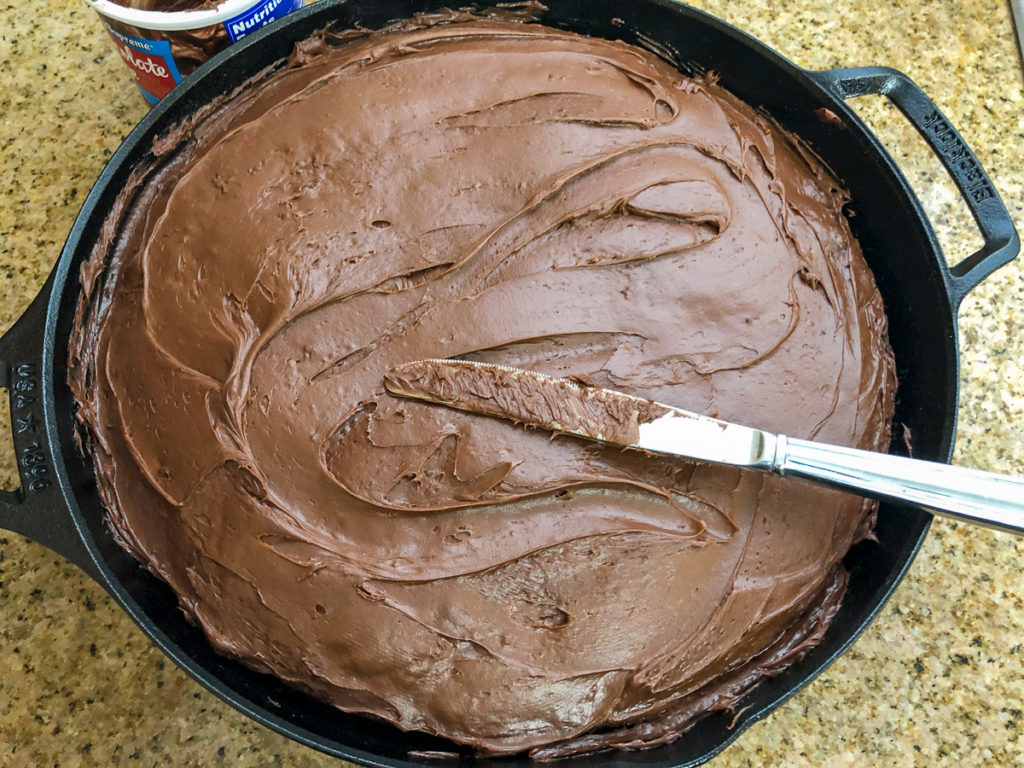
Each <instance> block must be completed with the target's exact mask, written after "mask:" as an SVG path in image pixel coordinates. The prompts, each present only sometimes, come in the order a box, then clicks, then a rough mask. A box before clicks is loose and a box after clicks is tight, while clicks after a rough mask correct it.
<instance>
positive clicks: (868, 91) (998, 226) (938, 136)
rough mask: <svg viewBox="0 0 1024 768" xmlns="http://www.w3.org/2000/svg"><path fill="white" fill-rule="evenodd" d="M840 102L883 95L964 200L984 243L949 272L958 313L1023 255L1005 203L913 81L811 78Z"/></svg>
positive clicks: (878, 76)
mask: <svg viewBox="0 0 1024 768" xmlns="http://www.w3.org/2000/svg"><path fill="white" fill-rule="evenodd" d="M809 74H810V75H811V77H812V78H814V80H815V81H817V83H818V84H819V85H821V86H822V87H824V88H826V89H827V90H829V91H831V92H832V93H833V94H835V95H836V96H837V97H839V98H840V99H843V100H845V99H850V98H853V97H855V96H868V95H875V94H879V95H882V96H886V97H887V98H888V99H889V100H890V101H891V102H892V103H893V104H895V105H896V107H897V108H898V109H899V110H900V112H902V113H903V114H904V116H905V117H906V118H907V119H908V120H909V121H910V123H911V124H912V125H913V126H914V127H915V128H916V129H917V131H918V133H920V134H921V136H922V137H923V138H924V140H925V141H926V142H927V143H928V146H929V147H931V149H932V151H933V152H934V153H935V154H936V155H937V156H938V158H939V160H940V161H942V164H943V166H945V168H946V170H947V171H949V175H950V176H951V177H952V179H953V183H954V184H956V186H957V189H959V190H960V194H961V195H962V196H963V198H964V202H965V203H966V204H967V208H968V210H970V212H971V215H972V216H973V217H974V221H975V223H976V224H977V225H978V229H979V230H980V231H981V236H982V238H983V240H984V244H983V245H982V247H981V248H980V249H979V250H978V251H977V252H975V253H972V254H971V255H970V256H968V257H967V258H965V259H964V260H963V261H961V262H960V263H959V264H956V265H954V266H952V267H948V268H946V270H945V272H944V275H945V279H946V288H947V290H948V292H949V296H950V299H951V300H952V302H953V306H954V307H957V306H959V305H960V302H961V301H963V298H964V296H966V295H967V294H968V293H969V292H970V291H971V290H973V289H974V288H975V287H976V286H977V285H978V284H979V283H980V282H981V281H982V280H984V279H985V278H986V277H988V276H989V275H990V274H992V272H994V271H995V270H996V269H998V268H999V267H1001V266H1003V265H1005V264H1007V263H1009V262H1010V261H1012V260H1013V259H1014V257H1015V256H1017V253H1018V252H1019V251H1020V239H1019V238H1018V236H1017V230H1016V229H1015V228H1014V226H1013V220H1012V219H1011V218H1010V214H1009V213H1008V212H1007V210H1006V206H1005V205H1004V204H1003V201H1002V199H1001V198H1000V197H999V194H998V193H997V192H996V189H995V187H994V186H993V185H992V182H991V181H990V180H989V178H988V175H987V174H986V173H985V170H984V169H983V168H982V167H981V164H980V163H979V162H978V158H976V157H975V156H974V152H972V151H971V149H970V147H968V146H967V144H966V143H965V142H964V140H963V139H962V138H961V137H960V134H959V133H957V130H956V129H955V128H954V127H953V126H952V125H951V124H950V122H949V120H947V119H946V116H945V115H943V114H942V112H941V111H939V108H938V107H936V106H935V103H934V102H933V101H932V100H931V99H930V98H928V95H927V94H926V93H925V92H924V91H922V90H921V88H920V87H919V86H918V85H917V84H916V83H915V82H914V81H913V80H911V79H910V78H909V77H907V76H906V75H905V74H903V73H902V72H900V71H898V70H895V69H890V68H889V67H854V68H851V69H833V70H827V71H824V72H811V73H809Z"/></svg>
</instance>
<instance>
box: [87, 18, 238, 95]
mask: <svg viewBox="0 0 1024 768" xmlns="http://www.w3.org/2000/svg"><path fill="white" fill-rule="evenodd" d="M115 2H117V4H118V5H123V6H125V7H126V8H135V9H136V10H140V11H164V12H169V11H199V10H212V9H213V8H216V7H217V5H218V3H216V2H214V1H213V0H115ZM103 21H104V23H105V24H107V25H108V26H110V27H112V28H114V29H116V30H117V31H118V32H120V33H122V34H125V35H130V36H132V37H137V38H140V39H142V40H166V41H167V43H168V44H169V45H170V46H171V56H173V57H174V65H175V66H176V67H177V68H178V73H179V74H180V75H181V76H182V77H184V76H185V75H189V74H191V73H192V72H195V71H196V70H197V69H198V68H199V67H200V66H201V65H202V64H205V63H206V62H207V61H209V60H210V59H211V58H213V56H214V54H216V53H219V52H220V51H222V50H224V49H225V48H227V47H228V45H230V44H231V40H230V38H228V33H227V30H226V29H225V28H224V25H223V24H221V23H217V24H210V25H208V26H205V27H196V28H194V29H177V30H163V29H149V28H143V27H137V26H134V25H132V24H126V23H125V22H123V21H118V20H116V19H112V18H110V17H107V16H105V17H104V18H103Z"/></svg>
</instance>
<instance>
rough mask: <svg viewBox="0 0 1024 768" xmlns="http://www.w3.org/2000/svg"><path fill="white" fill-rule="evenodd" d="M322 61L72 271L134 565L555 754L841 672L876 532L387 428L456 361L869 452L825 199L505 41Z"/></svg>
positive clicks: (844, 282)
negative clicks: (843, 638) (428, 361)
mask: <svg viewBox="0 0 1024 768" xmlns="http://www.w3.org/2000/svg"><path fill="white" fill-rule="evenodd" d="M445 20H446V21H447V22H448V23H436V22H437V19H433V20H432V22H431V23H427V22H425V21H423V20H420V21H416V22H408V23H405V24H403V25H401V26H399V27H396V28H394V29H392V30H389V31H384V32H378V33H365V34H360V35H349V36H344V35H342V36H332V35H330V34H323V35H320V36H317V37H314V38H312V39H309V40H306V41H304V42H302V43H300V44H299V45H298V46H297V48H296V51H295V53H294V55H293V56H292V58H291V60H290V61H289V62H288V63H287V65H286V66H283V67H279V68H277V69H276V70H275V71H273V72H268V73H264V75H263V76H260V77H258V78H256V79H255V80H254V81H253V82H251V83H249V84H247V85H246V87H245V88H243V89H240V90H239V91H238V92H237V93H236V94H235V95H233V96H231V97H230V98H227V99H224V100H221V101H219V102H217V103H215V104H214V105H211V106H210V107H208V108H206V109H205V110H204V111H203V112H202V114H200V115H198V116H196V117H195V118H194V119H192V120H190V121H189V122H188V123H187V124H185V125H183V126H180V127H179V128H178V129H176V130H175V131H172V132H171V134H169V135H168V136H166V137H163V138H161V140H159V141H158V142H157V143H156V145H155V148H154V153H155V155H156V158H157V159H156V161H155V162H154V164H153V167H152V168H149V169H145V170H144V171H140V172H139V173H137V174H136V175H135V176H134V177H133V178H132V181H131V182H130V183H129V184H128V185H127V187H126V189H125V190H124V192H123V194H122V196H121V199H120V200H119V201H118V204H117V206H115V212H114V213H113V214H112V216H111V219H110V221H108V224H107V226H106V228H105V229H104V232H103V235H102V237H101V238H100V241H99V242H98V243H97V245H96V249H95V252H94V254H93V257H92V259H91V260H90V261H89V262H88V263H86V264H85V265H84V267H83V272H82V278H83V285H84V289H85V290H84V291H83V300H82V302H81V305H80V307H79V321H78V330H79V331H80V333H79V334H78V340H77V341H76V343H75V345H74V347H73V350H72V353H71V361H70V362H71V364H72V375H71V382H70V383H71V386H72V387H73V389H74V392H75V395H76V398H77V400H78V403H79V406H80V407H79V411H78V416H79V419H80V421H81V423H82V425H83V426H84V432H85V441H84V443H85V446H86V449H87V451H88V453H89V454H90V455H91V457H92V459H93V462H94V465H95V469H96V475H97V481H98V484H99V489H100V492H101V494H102V498H103V500H104V502H105V505H106V507H107V509H108V514H109V523H110V528H111V531H112V532H113V535H114V536H115V537H116V539H117V540H118V542H119V543H120V544H121V545H123V546H124V547H125V548H127V549H128V550H129V551H130V552H132V553H133V554H134V555H135V556H136V557H137V558H138V559H139V560H140V561H141V562H142V563H144V564H145V565H146V566H147V567H148V568H149V569H150V570H152V571H153V572H154V573H156V574H157V575H159V576H160V577H161V578H163V579H166V581H167V582H168V583H169V584H170V585H171V586H172V587H173V589H174V590H175V592H176V593H177V594H178V595H179V597H180V600H181V605H182V608H183V609H184V611H185V613H186V615H187V616H189V617H190V619H192V620H194V621H195V622H197V623H198V624H199V625H200V626H201V627H202V628H203V630H204V631H205V632H206V634H207V635H208V637H209V639H210V642H211V643H212V644H213V645H214V646H215V647H216V648H217V649H219V650H221V651H223V652H224V653H227V654H230V655H232V656H235V657H237V658H239V659H241V660H242V661H243V662H244V663H246V664H248V665H249V666H251V667H253V668H255V669H257V670H260V671H264V672H268V673H272V674H275V675H277V676H279V677H281V678H283V679H285V680H287V681H290V682H291V683H293V684H294V685H296V686H297V687H299V688H301V689H303V690H306V691H308V692H310V693H312V694H313V695H315V696H318V697H320V698H322V699H324V700H325V701H327V702H330V703H331V704H333V705H335V706H337V707H339V708H341V709H344V710H349V711H357V712H364V713H368V714H370V715H374V716H377V717H379V718H383V719H385V720H388V721H390V722H392V723H394V724H395V725H397V726H398V727H400V728H402V729H408V730H411V729H419V730H423V731H427V732H430V733H435V734H439V735H442V736H445V737H447V738H449V739H451V740H454V741H455V742H459V743H462V744H468V745H472V746H473V747H475V748H477V749H478V750H480V751H482V752H485V753H508V752H517V751H522V750H530V751H531V754H532V755H533V756H534V757H538V758H550V757H555V756H559V755H563V754H574V753H579V752H583V751H589V750H595V749H603V748H611V747H624V748H640V747H644V746H648V745H653V744H659V743H664V742H666V741H670V740H672V739H674V738H676V737H677V736H678V735H679V734H680V733H682V732H683V731H685V729H686V728H687V727H689V725H691V724H692V723H693V721H694V720H695V719H696V718H698V717H700V716H701V715H703V714H705V713H707V712H710V711H714V710H720V709H727V708H731V707H733V706H734V705H735V704H736V702H737V701H739V700H740V699H741V697H742V696H743V694H744V693H745V692H746V691H747V690H749V689H750V688H751V687H752V686H753V685H755V684H756V683H757V681H758V680H760V679H762V678H764V677H765V676H767V675H772V674H774V673H777V672H778V671H780V670H781V669H783V668H784V667H785V666H787V665H788V664H790V663H792V662H793V661H794V660H796V659H797V658H799V657H800V656H801V655H802V654H803V653H805V652H806V650H808V649H809V648H810V647H812V646H813V645H814V644H815V643H816V642H817V641H818V640H819V638H820V637H821V635H822V633H823V632H824V631H825V629H826V628H827V626H828V623H829V621H830V620H831V618H832V616H833V615H834V613H835V612H836V610H837V608H838V605H839V602H840V600H841V598H842V594H843V591H844V588H845V584H846V572H845V570H844V569H843V567H842V565H841V563H840V561H841V559H842V557H843V555H844V554H845V552H846V551H847V550H848V549H849V547H850V546H851V544H853V543H855V542H856V541H858V540H860V539H862V538H864V537H865V536H869V535H870V531H871V526H872V523H873V511H874V506H873V505H872V504H871V503H869V502H866V501H864V500H862V499H859V498H857V497H854V496H850V495H845V494H842V493H839V492H835V491H831V490H828V489H822V488H817V487H813V486H809V485H805V484H802V483H800V482H798V481H791V480H787V479H783V478H776V477H769V476H767V475H763V474H757V473H752V472H743V471H740V470H735V469H729V468H724V467H715V466H709V465H701V464H695V463H686V462H680V461H674V460H669V459H663V458H649V457H645V456H640V455H636V454H631V453H623V452H620V451H618V450H614V449H610V448H606V447H601V446H598V445H595V444H588V443H585V442H583V441H580V440H576V439H573V438H570V437H557V438H554V439H551V438H550V437H549V436H548V435H546V434H544V433H541V432H536V431H529V430H526V429H521V428H518V427H516V426H514V425H512V424H509V423H507V422H504V421H501V420H498V419H492V418H487V417H483V416H475V415H472V414H468V413H462V412H456V411H452V410H450V409H447V408H443V407H438V406H434V405H430V404H426V403H419V402H413V401H408V400H400V399H396V398H393V397H391V396H389V395H388V394H387V393H386V392H385V391H384V387H383V380H382V377H383V375H384V374H385V373H386V372H387V371H388V370H389V369H390V368H391V367H392V366H394V365H397V364H399V363H403V362H407V361H410V360H416V359H422V358H442V357H463V358H466V359H471V360H481V361H488V362H496V363H502V364H506V365H512V366H518V367H524V368H530V369H534V370H538V371H541V372H544V373H548V374H552V375H558V376H563V375H573V376H577V377H580V378H581V379H583V380H585V381H589V382H591V383H593V384H596V385H599V386H606V387H611V388H615V389H620V390H623V391H625V392H628V393H630V394H635V395H638V396H641V397H645V398H652V399H655V400H658V401H662V402H667V403H674V404H679V405H680V406H682V407H685V408H689V409H692V410H698V411H703V412H705V413H708V414H711V415H717V416H719V417H721V418H723V419H728V420H732V421H737V422H741V423H747V424H750V425H752V426H756V427H761V428H765V429H769V430H772V431H775V432H783V433H786V434H789V435H793V436H797V437H803V438H818V439H821V440H825V441H829V442H835V443H841V444H847V445H853V446H857V447H860V448H867V449H884V448H885V447H886V446H887V445H888V441H889V421H890V418H891V414H892V407H893V396H894V391H895V384H896V382H895V378H894V373H893V370H894V365H893V360H892V355H891V352H890V349H889V345H888V342H887V338H886V319H885V315H884V312H883V308H882V302H881V299H880V297H879V295H878V292H877V290H876V288H875V285H874V282H873V279H872V276H871V274H870V272H869V271H868V268H867V266H866V264H865V262H864V260H863V258H862V256H861V253H860V249H859V247H858V245H857V243H856V241H855V240H854V239H853V237H852V235H851V233H850V230H849V227H848V225H847V222H846V220H845V218H844V215H843V213H842V210H841V208H842V206H843V204H844V203H845V202H846V197H845V194H844V193H843V192H842V191H841V190H840V188H839V184H838V182H837V181H836V180H835V179H834V178H833V177H832V176H831V175H830V174H829V172H828V171H827V170H826V169H825V168H824V167H823V166H822V165H821V164H820V163H819V162H817V161H816V160H815V159H814V158H813V157H812V156H811V155H810V154H809V153H808V152H806V151H803V150H802V149H801V148H800V146H799V145H798V143H797V142H796V141H795V140H793V139H792V138H791V137H789V136H787V135H786V134H785V133H783V132H782V131H781V130H780V129H779V128H777V127H776V126H774V125H773V124H772V123H770V122H769V121H767V120H766V119H764V118H763V117H761V116H759V115H757V114H756V113H755V112H754V111H753V110H752V109H750V108H749V107H748V106H746V105H744V104H743V103H741V102H739V101H738V100H737V99H736V98H734V97H732V96H731V95H730V94H728V93H726V92H725V91H724V90H723V89H721V88H720V87H718V86H717V85H716V84H715V82H714V81H713V80H712V79H704V80H695V79H690V78H687V77H684V76H682V75H681V74H679V73H678V72H677V71H676V70H674V69H673V68H672V67H671V66H669V65H668V64H666V63H665V62H663V61H662V60H660V59H658V58H657V57H656V56H654V55H652V54H650V53H649V52H646V51H643V50H640V49H637V48H633V47H630V46H627V45H625V44H621V43H615V42H608V41H604V40H597V39H589V38H585V37H580V36H576V35H573V34H570V33H566V32H561V31H556V30H553V29H548V28H545V27H542V26H537V25H528V24H521V23H516V22H512V21H506V20H493V19H479V18H475V19H474V18H470V17H467V16H465V15H462V14H451V15H449V16H447V17H445Z"/></svg>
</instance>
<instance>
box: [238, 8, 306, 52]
mask: <svg viewBox="0 0 1024 768" xmlns="http://www.w3.org/2000/svg"><path fill="white" fill-rule="evenodd" d="M301 7H302V0H260V2H258V3H256V5H254V6H253V7H252V8H250V9H249V10H247V11H245V12H244V13H240V14H238V15H237V16H235V17H234V18H231V19H227V20H226V21H225V22H224V29H226V30H227V32H228V37H229V38H231V42H233V43H234V42H237V41H238V40H241V39H242V38H243V37H245V36H246V35H248V34H251V33H253V32H255V31H256V30H257V29H259V28H260V27H263V26H266V25H267V24H269V23H270V22H272V21H273V20H274V19H279V18H281V17H282V16H287V15H288V14H289V13H291V12H292V11H296V10H298V9H299V8H301Z"/></svg>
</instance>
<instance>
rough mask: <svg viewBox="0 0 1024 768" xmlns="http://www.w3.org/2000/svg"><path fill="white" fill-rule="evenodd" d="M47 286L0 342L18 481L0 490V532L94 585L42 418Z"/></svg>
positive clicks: (0, 380)
mask: <svg viewBox="0 0 1024 768" xmlns="http://www.w3.org/2000/svg"><path fill="white" fill-rule="evenodd" d="M50 286H51V281H49V280H48V281H47V283H46V285H45V286H44V287H43V289H42V290H41V291H40V292H39V295H37V296H36V298H35V299H33V301H32V304H31V305H29V308H28V309H27V310H25V314H23V315H22V316H21V317H20V318H18V320H17V321H16V322H15V323H14V325H13V326H12V327H11V329H10V330H9V331H7V333H6V334H4V335H3V337H2V338H0V386H2V387H4V388H5V389H7V394H8V397H9V399H10V406H11V431H12V433H13V434H12V436H13V443H14V458H15V462H16V464H17V467H18V478H19V481H20V486H19V488H18V489H17V490H15V491H0V528H2V529H5V530H8V531H14V532H15V533H20V534H22V535H23V536H27V537H28V538H30V539H32V540H33V541H36V542H38V543H39V544H43V545H44V546H46V547H49V548H50V549H52V550H54V551H55V552H57V553H58V554H60V555H63V556H64V557H65V558H67V559H68V560H70V561H71V562H73V563H74V564H75V565H77V566H78V567H79V568H81V569H82V570H84V571H85V572H86V573H88V574H89V575H90V576H92V577H93V578H95V579H97V580H99V571H98V569H97V566H96V564H95V562H94V561H93V558H92V556H91V555H90V554H89V552H88V550H87V549H86V547H85V544H84V543H83V542H82V540H81V538H80V537H79V535H78V531H77V529H76V527H75V525H74V522H73V520H72V519H71V514H70V512H69V510H68V507H67V503H66V501H65V499H64V497H63V494H62V492H61V489H60V484H59V483H58V482H57V477H56V467H55V465H54V453H53V451H52V450H51V446H52V445H53V442H52V440H51V434H50V431H49V429H48V425H47V423H46V419H45V415H44V408H43V403H44V398H45V397H46V394H45V392H44V371H43V344H44V343H45V342H44V339H45V338H46V334H45V333H44V329H45V326H46V306H47V303H48V299H49V295H50Z"/></svg>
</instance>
